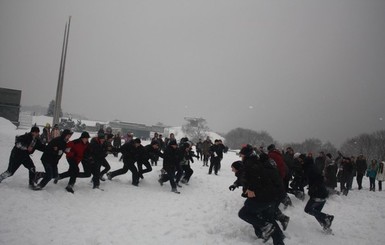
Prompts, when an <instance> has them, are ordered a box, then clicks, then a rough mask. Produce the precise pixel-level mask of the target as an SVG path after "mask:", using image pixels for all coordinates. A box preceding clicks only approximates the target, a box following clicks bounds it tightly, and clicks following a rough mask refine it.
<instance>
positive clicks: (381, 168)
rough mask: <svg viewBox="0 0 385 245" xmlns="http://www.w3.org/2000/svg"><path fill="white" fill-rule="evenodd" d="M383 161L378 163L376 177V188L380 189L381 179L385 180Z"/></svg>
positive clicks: (384, 162)
mask: <svg viewBox="0 0 385 245" xmlns="http://www.w3.org/2000/svg"><path fill="white" fill-rule="evenodd" d="M384 165H385V161H382V162H380V163H379V164H378V169H377V175H376V179H377V181H378V190H379V191H382V181H385V171H384V170H385V167H384Z"/></svg>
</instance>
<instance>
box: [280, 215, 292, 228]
mask: <svg viewBox="0 0 385 245" xmlns="http://www.w3.org/2000/svg"><path fill="white" fill-rule="evenodd" d="M289 221H290V217H289V216H284V217H283V218H282V219H280V220H279V222H280V223H281V225H282V229H283V230H284V231H285V230H286V228H287V226H288V225H289Z"/></svg>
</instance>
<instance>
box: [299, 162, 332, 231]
mask: <svg viewBox="0 0 385 245" xmlns="http://www.w3.org/2000/svg"><path fill="white" fill-rule="evenodd" d="M304 171H305V175H306V176H307V179H308V185H309V191H308V195H309V196H310V199H309V201H308V202H307V204H306V206H305V212H306V213H307V214H310V215H312V216H314V217H315V218H316V219H317V221H318V222H319V223H320V225H321V226H322V227H323V229H324V231H326V232H331V229H330V226H331V225H332V221H333V219H334V216H333V215H329V214H325V213H323V212H321V211H322V208H323V207H324V205H325V203H326V198H327V197H328V195H329V193H328V191H327V189H326V186H325V183H324V177H323V176H322V173H320V171H319V169H318V168H317V167H316V166H315V165H314V162H313V159H312V158H309V157H306V158H305V160H304Z"/></svg>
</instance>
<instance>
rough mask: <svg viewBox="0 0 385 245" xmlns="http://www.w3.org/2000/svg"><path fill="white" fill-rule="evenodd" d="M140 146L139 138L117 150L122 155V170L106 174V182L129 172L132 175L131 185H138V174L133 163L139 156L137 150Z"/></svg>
mask: <svg viewBox="0 0 385 245" xmlns="http://www.w3.org/2000/svg"><path fill="white" fill-rule="evenodd" d="M140 145H141V140H140V139H139V138H136V139H135V140H133V141H129V142H127V143H125V144H124V145H122V147H120V148H119V152H121V153H122V159H123V168H121V169H118V170H115V171H112V172H108V173H107V178H108V180H112V178H114V177H115V176H118V175H122V174H125V173H127V171H128V170H130V171H131V173H132V185H134V186H138V185H139V172H138V169H137V168H136V166H135V162H136V161H137V159H138V155H139V154H140V152H139V150H138V148H139V146H140Z"/></svg>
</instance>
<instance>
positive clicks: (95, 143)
mask: <svg viewBox="0 0 385 245" xmlns="http://www.w3.org/2000/svg"><path fill="white" fill-rule="evenodd" d="M105 142H106V137H105V135H104V134H103V133H99V134H98V137H94V138H92V139H91V142H90V144H89V145H88V148H87V151H86V154H85V158H87V161H88V162H89V166H90V170H91V174H92V183H93V189H99V186H100V176H101V175H100V167H101V166H102V164H104V162H105V161H106V156H107V149H106V147H105Z"/></svg>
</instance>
